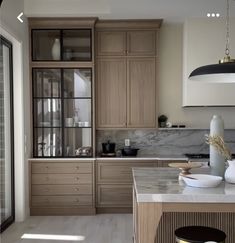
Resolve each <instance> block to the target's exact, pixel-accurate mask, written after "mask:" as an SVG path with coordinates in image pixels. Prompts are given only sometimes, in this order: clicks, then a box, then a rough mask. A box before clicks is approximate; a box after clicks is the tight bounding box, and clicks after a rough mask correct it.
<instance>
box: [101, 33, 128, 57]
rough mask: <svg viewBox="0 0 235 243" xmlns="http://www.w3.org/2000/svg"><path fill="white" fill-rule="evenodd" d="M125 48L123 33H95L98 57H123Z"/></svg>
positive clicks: (124, 34) (124, 35)
mask: <svg viewBox="0 0 235 243" xmlns="http://www.w3.org/2000/svg"><path fill="white" fill-rule="evenodd" d="M126 46H127V44H126V32H124V31H101V32H97V54H98V55H100V56H124V55H126Z"/></svg>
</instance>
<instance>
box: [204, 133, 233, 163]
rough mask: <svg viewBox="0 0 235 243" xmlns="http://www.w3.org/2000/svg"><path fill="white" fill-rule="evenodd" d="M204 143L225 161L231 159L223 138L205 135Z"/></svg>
mask: <svg viewBox="0 0 235 243" xmlns="http://www.w3.org/2000/svg"><path fill="white" fill-rule="evenodd" d="M205 137H206V143H207V144H209V145H212V146H214V147H215V149H216V150H217V151H218V152H219V153H220V154H221V155H222V156H223V157H225V158H226V159H227V160H231V159H232V155H231V152H230V150H229V148H228V147H227V146H226V144H225V142H224V140H223V138H222V137H221V136H219V135H212V136H211V135H208V134H206V135H205Z"/></svg>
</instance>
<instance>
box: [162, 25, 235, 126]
mask: <svg viewBox="0 0 235 243" xmlns="http://www.w3.org/2000/svg"><path fill="white" fill-rule="evenodd" d="M202 25H203V22H202ZM202 38H203V36H202ZM234 41H235V40H234ZM196 44H197V43H195V45H196ZM207 48H208V46H201V48H200V49H199V50H198V52H199V51H201V53H202V54H204V53H205V52H206V51H207ZM220 48H221V55H222V56H223V51H224V46H222V47H220ZM199 55H200V53H199ZM217 59H218V57H215V62H216V61H217ZM182 63H183V24H163V26H162V28H161V31H160V46H159V112H160V114H166V115H167V116H168V117H169V120H170V121H171V122H173V123H177V124H186V126H190V127H198V128H208V126H209V121H210V119H211V117H212V115H213V114H220V115H221V116H222V117H223V118H224V121H225V127H226V128H235V108H234V107H221V108H216V107H194V108H183V107H182V80H183V73H182V68H183V67H182ZM202 64H203V63H202ZM198 95H200V94H198Z"/></svg>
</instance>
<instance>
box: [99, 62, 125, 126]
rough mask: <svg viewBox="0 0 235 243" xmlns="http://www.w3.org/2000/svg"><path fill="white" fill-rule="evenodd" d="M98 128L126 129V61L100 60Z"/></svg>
mask: <svg viewBox="0 0 235 243" xmlns="http://www.w3.org/2000/svg"><path fill="white" fill-rule="evenodd" d="M96 114H97V128H108V127H113V128H118V127H126V59H123V58H105V59H98V67H97V113H96Z"/></svg>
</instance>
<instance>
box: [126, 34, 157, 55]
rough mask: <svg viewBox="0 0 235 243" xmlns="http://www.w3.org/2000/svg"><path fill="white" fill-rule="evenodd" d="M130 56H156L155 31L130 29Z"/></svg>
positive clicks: (128, 53) (128, 41) (128, 51)
mask: <svg viewBox="0 0 235 243" xmlns="http://www.w3.org/2000/svg"><path fill="white" fill-rule="evenodd" d="M127 43H128V48H127V55H128V56H155V55H156V32H155V31H129V32H128V33H127Z"/></svg>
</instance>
